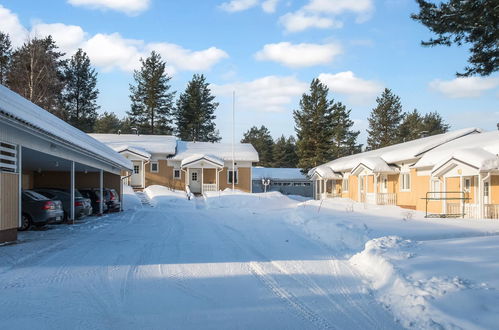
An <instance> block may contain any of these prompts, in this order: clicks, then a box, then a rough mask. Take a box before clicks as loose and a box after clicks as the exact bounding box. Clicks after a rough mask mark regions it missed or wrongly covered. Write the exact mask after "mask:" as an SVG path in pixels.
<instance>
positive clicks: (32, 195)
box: [24, 190, 47, 201]
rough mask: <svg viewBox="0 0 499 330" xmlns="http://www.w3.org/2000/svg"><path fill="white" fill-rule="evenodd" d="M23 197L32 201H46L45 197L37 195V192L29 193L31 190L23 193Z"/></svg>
mask: <svg viewBox="0 0 499 330" xmlns="http://www.w3.org/2000/svg"><path fill="white" fill-rule="evenodd" d="M24 195H25V196H27V197H28V198H30V199H32V200H35V201H44V200H47V197H45V196H43V195H42V194H39V193H37V192H34V191H31V190H26V191H24Z"/></svg>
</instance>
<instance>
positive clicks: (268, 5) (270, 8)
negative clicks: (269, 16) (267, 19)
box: [262, 0, 279, 13]
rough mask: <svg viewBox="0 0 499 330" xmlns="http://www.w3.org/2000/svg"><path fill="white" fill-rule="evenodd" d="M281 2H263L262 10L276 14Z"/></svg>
mask: <svg viewBox="0 0 499 330" xmlns="http://www.w3.org/2000/svg"><path fill="white" fill-rule="evenodd" d="M278 2H279V0H266V1H264V2H262V9H263V11H264V12H266V13H274V12H275V11H276V8H277V3H278Z"/></svg>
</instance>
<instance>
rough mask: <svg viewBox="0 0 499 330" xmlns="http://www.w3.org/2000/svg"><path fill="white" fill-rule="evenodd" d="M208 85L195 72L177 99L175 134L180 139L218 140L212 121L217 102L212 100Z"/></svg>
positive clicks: (202, 77)
mask: <svg viewBox="0 0 499 330" xmlns="http://www.w3.org/2000/svg"><path fill="white" fill-rule="evenodd" d="M209 85H210V84H209V83H207V82H206V78H205V76H204V75H198V74H195V75H194V76H193V77H192V80H191V81H189V83H188V84H187V88H186V89H185V92H184V93H182V94H181V95H180V97H179V99H178V100H177V107H176V112H175V121H176V125H177V136H178V137H179V138H181V139H182V140H186V141H205V142H218V141H220V135H219V132H218V130H217V129H216V126H215V121H214V120H215V118H216V116H215V110H216V109H217V108H218V103H217V102H215V101H214V100H215V96H213V95H212V94H211V90H210V88H209Z"/></svg>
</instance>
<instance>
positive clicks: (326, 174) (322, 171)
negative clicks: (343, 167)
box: [308, 165, 342, 179]
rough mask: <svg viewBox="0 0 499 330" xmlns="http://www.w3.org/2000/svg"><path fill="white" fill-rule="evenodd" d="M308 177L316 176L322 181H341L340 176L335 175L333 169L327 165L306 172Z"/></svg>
mask: <svg viewBox="0 0 499 330" xmlns="http://www.w3.org/2000/svg"><path fill="white" fill-rule="evenodd" d="M308 175H309V176H314V175H318V176H320V177H321V178H323V179H341V178H342V176H341V174H339V173H336V172H335V171H333V169H332V168H331V167H330V166H327V165H320V166H317V167H314V168H313V169H311V170H310V171H308Z"/></svg>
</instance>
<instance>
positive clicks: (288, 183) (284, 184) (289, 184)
mask: <svg viewBox="0 0 499 330" xmlns="http://www.w3.org/2000/svg"><path fill="white" fill-rule="evenodd" d="M282 185H283V186H291V182H283V183H282Z"/></svg>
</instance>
